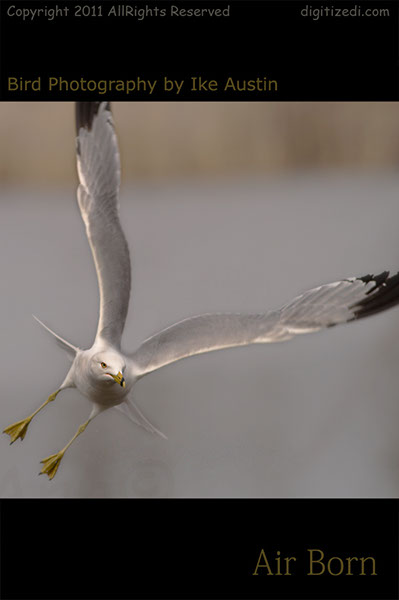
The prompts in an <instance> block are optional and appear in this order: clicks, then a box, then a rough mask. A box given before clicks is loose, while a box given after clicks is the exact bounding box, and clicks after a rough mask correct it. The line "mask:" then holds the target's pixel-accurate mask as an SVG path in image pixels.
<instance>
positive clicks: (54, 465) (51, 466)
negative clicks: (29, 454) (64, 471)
mask: <svg viewBox="0 0 399 600" xmlns="http://www.w3.org/2000/svg"><path fill="white" fill-rule="evenodd" d="M64 452H65V451H64V450H61V451H60V452H57V454H51V456H48V457H47V458H44V459H43V460H41V461H40V462H41V463H43V465H44V466H43V468H42V470H41V471H40V473H39V475H44V473H45V474H46V475H48V478H49V479H53V477H54V475H55V474H56V473H57V469H58V467H59V466H60V462H61V460H62V457H63V456H64Z"/></svg>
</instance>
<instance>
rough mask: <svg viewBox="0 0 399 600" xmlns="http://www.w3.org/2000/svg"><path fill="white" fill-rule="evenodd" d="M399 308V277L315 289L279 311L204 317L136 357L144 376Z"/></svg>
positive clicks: (158, 338) (160, 336)
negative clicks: (179, 362)
mask: <svg viewBox="0 0 399 600" xmlns="http://www.w3.org/2000/svg"><path fill="white" fill-rule="evenodd" d="M398 303H399V273H398V274H396V275H394V276H393V277H389V272H387V271H385V272H384V273H381V274H380V275H377V276H375V277H374V276H373V275H366V276H365V277H360V278H355V277H352V278H350V279H344V280H342V281H336V282H334V283H329V284H326V285H322V286H320V287H317V288H313V289H311V290H309V291H307V292H305V293H304V294H301V295H300V296H297V297H296V298H294V300H292V302H290V303H288V304H286V305H285V306H283V307H282V308H281V309H279V310H275V311H271V312H269V313H262V314H248V315H245V314H204V315H199V316H196V317H192V318H189V319H185V320H184V321H180V322H179V323H176V324H175V325H172V326H171V327H168V328H167V329H164V330H163V331H161V332H160V333H157V334H156V335H154V336H152V337H150V338H149V339H147V340H146V341H145V342H143V344H142V345H141V346H140V347H139V348H138V350H136V352H134V353H133V354H132V355H131V359H132V361H133V368H134V370H135V373H136V375H137V376H138V377H141V376H143V375H146V374H147V373H151V372H152V371H155V370H156V369H160V368H161V367H163V366H165V365H168V364H170V363H172V362H175V361H177V360H180V359H182V358H186V357H189V356H193V355H195V354H202V353H204V352H211V351H213V350H220V349H222V348H230V347H233V346H246V345H248V344H263V343H271V342H281V341H284V340H288V339H290V338H292V337H293V336H294V335H297V334H302V333H310V332H313V331H319V330H320V329H324V328H326V327H331V326H333V325H338V324H339V323H347V322H349V321H353V320H355V319H360V318H363V317H366V316H369V315H372V314H374V313H377V312H380V311H383V310H385V309H387V308H389V307H391V306H394V305H395V304H398Z"/></svg>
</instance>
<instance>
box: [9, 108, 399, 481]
mask: <svg viewBox="0 0 399 600" xmlns="http://www.w3.org/2000/svg"><path fill="white" fill-rule="evenodd" d="M76 134H77V137H76V155H77V168H78V174H79V181H80V183H79V187H78V192H77V199H78V206H79V209H80V212H81V216H82V219H83V222H84V224H85V228H86V234H87V239H88V242H89V245H90V248H91V251H92V255H93V259H94V264H95V267H96V272H97V278H98V287H99V294H100V310H99V319H98V327H97V333H96V336H95V339H94V342H93V344H92V346H91V347H90V348H89V349H85V350H82V349H80V348H77V347H76V346H75V345H74V344H72V343H71V342H69V341H67V340H65V339H63V338H62V337H61V336H60V335H58V334H56V333H54V332H53V331H52V330H51V329H50V328H49V327H48V326H47V325H45V324H44V323H42V322H41V321H40V320H39V319H37V318H36V317H35V318H36V319H37V321H38V322H39V323H40V324H41V325H42V326H43V327H44V328H45V329H46V330H47V331H48V332H49V333H50V334H52V336H54V338H55V340H56V341H57V343H58V344H59V345H60V346H61V347H62V348H63V350H64V351H65V352H66V353H67V354H68V355H69V357H70V359H71V360H72V365H71V367H70V369H69V371H68V373H67V375H66V377H65V379H64V381H63V383H62V384H61V385H60V387H59V388H58V389H57V390H56V391H55V392H53V393H52V394H50V396H49V398H48V399H47V400H46V401H45V402H44V403H43V404H42V405H41V406H40V407H39V408H38V409H37V410H36V411H35V412H34V413H32V414H31V415H30V416H29V417H27V418H26V419H23V420H22V421H18V422H17V423H14V424H12V425H10V426H9V427H6V429H5V430H4V432H5V433H7V434H8V435H10V437H11V443H13V442H14V441H16V440H17V439H18V438H20V439H21V440H22V439H24V437H25V435H26V431H27V428H28V426H29V424H30V422H31V420H32V419H33V417H34V416H35V415H36V414H37V413H38V412H39V411H40V410H42V409H43V408H44V407H45V406H46V405H47V404H48V403H50V402H53V401H54V400H55V398H56V397H57V396H58V394H59V393H60V392H61V390H63V389H65V388H70V387H75V388H77V389H78V390H79V392H80V393H81V394H82V395H84V396H86V397H87V398H88V399H89V400H90V401H91V402H92V403H93V409H92V411H91V414H90V416H89V418H88V420H87V421H86V422H85V423H83V424H82V425H81V426H80V427H79V428H78V430H77V432H76V433H75V435H74V436H73V438H72V439H71V440H70V441H69V442H68V444H67V445H66V446H65V447H64V448H63V449H62V450H60V451H59V452H58V453H56V454H53V455H51V456H49V457H47V458H46V459H44V460H43V461H42V463H43V468H42V470H41V473H46V474H47V475H48V477H49V478H50V479H52V478H53V477H54V475H55V474H56V472H57V470H58V467H59V464H60V462H61V459H62V458H63V456H64V454H65V452H66V450H67V449H68V448H69V446H70V445H71V444H72V442H73V441H74V440H75V439H76V438H77V437H78V435H80V434H81V433H82V432H83V431H84V430H85V429H86V427H87V425H88V424H89V422H90V421H91V420H92V419H93V418H94V417H96V416H97V415H98V414H99V413H101V412H103V411H104V410H106V409H109V408H112V407H116V408H118V409H119V410H121V411H122V412H123V413H124V414H125V415H126V416H127V417H129V418H130V419H131V420H132V421H133V422H134V423H136V424H137V425H139V426H141V427H143V428H145V429H146V430H147V431H149V432H151V433H157V434H159V435H161V436H162V437H165V436H164V435H163V434H162V433H161V432H160V431H159V430H158V429H157V428H156V427H154V425H152V424H151V423H150V422H149V421H148V420H147V419H146V417H145V416H144V415H143V414H142V412H141V411H140V409H139V408H138V407H137V406H136V405H135V403H134V402H133V400H132V397H131V391H132V389H133V387H134V385H135V383H136V381H138V380H139V379H140V378H141V377H143V376H145V375H147V374H149V373H151V372H153V371H155V370H157V369H160V368H162V367H164V366H166V365H168V364H170V363H173V362H175V361H177V360H181V359H183V358H187V357H190V356H193V355H196V354H201V353H204V352H210V351H214V350H220V349H223V348H230V347H234V346H244V345H248V344H264V343H273V342H281V341H285V340H289V339H291V338H292V337H294V336H295V335H298V334H304V333H310V332H315V331H319V330H321V329H326V328H328V327H332V326H334V325H338V324H342V323H348V322H350V321H354V320H358V319H361V318H363V317H367V316H370V315H372V314H375V313H377V312H380V311H383V310H385V309H387V308H390V307H392V306H394V305H396V304H398V303H399V273H398V274H396V275H394V276H392V277H389V273H388V272H387V271H384V272H382V273H381V274H380V275H377V276H374V275H366V276H364V277H350V278H346V279H343V280H341V281H336V282H333V283H328V284H326V285H322V286H319V287H316V288H313V289H311V290H308V291H306V292H304V293H303V294H300V295H299V296H297V297H295V298H294V299H293V300H292V301H291V302H289V303H287V304H286V305H284V306H283V307H281V308H278V309H276V310H270V311H267V312H264V313H259V314H242V313H231V314H225V313H219V314H203V315H197V316H194V317H190V318H187V319H184V320H182V321H180V322H178V323H176V324H174V325H171V326H170V327H167V328H166V329H164V330H162V331H161V332H159V333H156V334H155V335H153V336H151V337H150V338H148V339H147V340H145V341H144V342H143V343H142V344H141V345H140V346H139V348H137V349H136V350H135V351H134V352H132V353H124V352H123V351H122V349H121V338H122V333H123V329H124V325H125V321H126V317H127V312H128V306H129V298H130V287H131V272H130V271H131V268H130V256H129V249H128V245H127V242H126V238H125V236H124V233H123V230H122V227H121V224H120V220H119V205H118V198H119V184H120V160H119V152H118V145H117V139H116V135H115V130H114V125H113V119H112V114H111V109H110V105H109V103H107V102H102V103H99V102H78V103H77V104H76Z"/></svg>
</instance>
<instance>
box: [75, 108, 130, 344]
mask: <svg viewBox="0 0 399 600" xmlns="http://www.w3.org/2000/svg"><path fill="white" fill-rule="evenodd" d="M76 128H77V139H76V153H77V165H78V173H79V180H80V185H79V187H78V204H79V208H80V212H81V215H82V218H83V221H84V223H85V226H86V233H87V238H88V240H89V244H90V247H91V251H92V254H93V258H94V263H95V267H96V271H97V278H98V286H99V292H100V314H99V321H98V328H97V338H101V339H103V340H105V341H107V342H108V343H109V344H111V345H113V346H115V347H116V348H119V347H120V341H121V337H122V332H123V328H124V324H125V321H126V316H127V311H128V305H129V296H130V258H129V249H128V246H127V242H126V239H125V236H124V234H123V231H122V228H121V224H120V221H119V206H118V193H119V184H120V159H119V152H118V145H117V140H116V135H115V131H114V125H113V120H112V114H111V110H110V105H109V104H108V103H106V102H101V103H99V102H77V103H76Z"/></svg>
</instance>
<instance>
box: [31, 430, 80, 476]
mask: <svg viewBox="0 0 399 600" xmlns="http://www.w3.org/2000/svg"><path fill="white" fill-rule="evenodd" d="M90 420H91V419H88V420H87V421H86V423H83V424H82V425H81V426H80V427H79V429H78V430H77V432H76V433H75V435H74V436H73V438H72V439H71V440H70V441H69V442H68V443H67V445H66V446H65V448H63V449H62V450H60V451H59V452H57V454H51V456H48V457H47V458H44V459H43V460H41V461H40V462H41V463H43V465H44V466H43V468H42V470H41V471H40V473H39V475H42V474H44V473H46V475H48V477H49V479H53V477H54V475H55V474H56V473H57V469H58V467H59V466H60V462H61V460H62V457H63V456H64V454H65V452H66V451H67V450H68V448H69V446H70V445H71V444H72V442H73V441H74V440H76V438H77V437H78V435H80V434H81V433H83V431H84V430H85V429H86V427H87V426H88V424H89V423H90Z"/></svg>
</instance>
